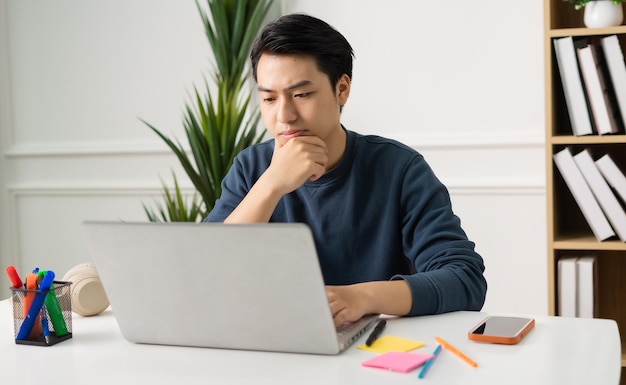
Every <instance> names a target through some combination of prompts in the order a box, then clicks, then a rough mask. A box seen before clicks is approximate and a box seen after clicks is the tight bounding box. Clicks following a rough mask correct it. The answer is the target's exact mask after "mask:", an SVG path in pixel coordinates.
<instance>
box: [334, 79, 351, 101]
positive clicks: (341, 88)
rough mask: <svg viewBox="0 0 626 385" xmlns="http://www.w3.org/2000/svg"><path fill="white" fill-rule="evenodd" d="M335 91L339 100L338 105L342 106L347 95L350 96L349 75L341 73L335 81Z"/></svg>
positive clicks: (346, 99)
mask: <svg viewBox="0 0 626 385" xmlns="http://www.w3.org/2000/svg"><path fill="white" fill-rule="evenodd" d="M335 92H336V94H337V100H338V101H339V105H340V106H343V105H344V104H346V102H347V101H348V97H349V96H350V77H349V76H348V75H346V74H343V75H342V76H341V77H340V78H339V81H337V86H336V87H335Z"/></svg>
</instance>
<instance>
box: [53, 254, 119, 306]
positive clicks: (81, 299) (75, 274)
mask: <svg viewBox="0 0 626 385" xmlns="http://www.w3.org/2000/svg"><path fill="white" fill-rule="evenodd" d="M63 281H69V282H72V285H71V286H70V295H71V301H72V311H73V312H74V313H76V314H80V315H82V316H92V315H98V314H100V313H102V312H103V311H104V310H106V308H107V307H109V299H108V298H107V296H106V293H105V292H104V287H102V282H100V276H99V275H98V271H97V270H96V267H95V266H94V265H93V264H91V263H81V264H80V265H76V266H74V267H72V268H71V269H70V270H69V271H68V272H67V273H65V275H64V276H63Z"/></svg>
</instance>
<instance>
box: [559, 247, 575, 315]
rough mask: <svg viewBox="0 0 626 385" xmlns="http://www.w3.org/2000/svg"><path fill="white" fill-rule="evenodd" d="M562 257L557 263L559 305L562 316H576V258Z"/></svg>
mask: <svg viewBox="0 0 626 385" xmlns="http://www.w3.org/2000/svg"><path fill="white" fill-rule="evenodd" d="M577 259H578V258H574V257H570V258H561V259H559V262H558V265H557V279H558V292H557V295H558V305H559V315H560V316H561V317H576V310H577V309H576V308H577V306H576V305H577V303H576V301H577V299H576V298H577V296H576V290H577V288H576V267H577V266H576V260H577Z"/></svg>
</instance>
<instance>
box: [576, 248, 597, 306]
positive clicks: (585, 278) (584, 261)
mask: <svg viewBox="0 0 626 385" xmlns="http://www.w3.org/2000/svg"><path fill="white" fill-rule="evenodd" d="M597 274H598V273H597V269H596V258H595V257H587V256H585V257H580V258H578V259H576V316H577V317H581V318H593V317H597V316H598V276H597Z"/></svg>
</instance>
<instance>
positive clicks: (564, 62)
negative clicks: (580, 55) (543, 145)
mask: <svg viewBox="0 0 626 385" xmlns="http://www.w3.org/2000/svg"><path fill="white" fill-rule="evenodd" d="M553 44H554V52H555V55H556V62H557V67H558V69H559V75H560V77H561V84H562V85H563V93H564V95H565V104H566V107H567V113H568V115H569V119H570V123H571V126H572V133H573V134H574V135H575V136H582V135H591V134H593V133H594V131H593V127H592V125H591V117H590V114H589V108H588V107H587V99H586V96H585V90H584V88H583V82H582V79H581V76H580V71H579V67H578V60H577V58H576V46H575V44H574V39H573V38H572V37H571V36H567V37H562V38H556V39H554V40H553Z"/></svg>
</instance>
